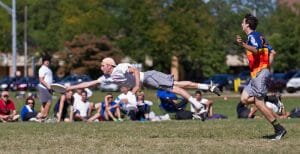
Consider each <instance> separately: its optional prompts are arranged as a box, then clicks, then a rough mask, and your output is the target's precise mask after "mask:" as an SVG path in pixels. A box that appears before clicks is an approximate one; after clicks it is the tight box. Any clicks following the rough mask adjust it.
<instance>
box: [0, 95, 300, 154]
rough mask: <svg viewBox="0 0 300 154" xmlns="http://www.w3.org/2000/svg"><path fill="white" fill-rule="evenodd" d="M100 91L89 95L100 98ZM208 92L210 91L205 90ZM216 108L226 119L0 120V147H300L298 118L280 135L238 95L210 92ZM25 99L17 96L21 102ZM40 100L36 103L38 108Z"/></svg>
mask: <svg viewBox="0 0 300 154" xmlns="http://www.w3.org/2000/svg"><path fill="white" fill-rule="evenodd" d="M103 94H105V93H101V92H95V93H94V95H93V97H92V98H91V100H92V101H94V102H99V101H101V98H103V97H102V96H103ZM146 94H147V95H148V97H147V99H150V100H152V101H153V102H154V106H153V110H154V112H155V113H157V114H163V111H162V110H160V109H159V108H158V100H157V98H156V97H155V92H154V91H152V90H147V91H146ZM204 95H207V94H204ZM207 97H209V98H210V99H212V100H214V102H215V104H214V112H216V113H221V114H224V115H227V116H228V117H229V119H227V120H208V121H205V122H201V121H196V120H186V121H177V120H172V121H164V122H132V121H124V122H121V123H115V122H100V123H83V122H75V123H58V124H57V123H43V124H39V123H30V122H16V123H9V124H7V123H6V124H3V123H0V128H1V131H0V153H241V152H243V153H298V152H299V151H300V143H299V141H298V139H299V138H300V133H299V132H300V126H299V122H300V120H298V119H285V120H280V122H281V123H282V124H283V125H284V126H285V127H286V128H287V130H288V134H287V136H286V137H285V138H284V139H283V140H280V141H270V140H267V139H264V138H262V137H263V136H265V135H271V134H272V133H273V128H272V126H270V125H269V124H268V123H267V121H266V120H265V119H255V120H239V119H237V118H236V113H235V107H236V104H237V102H238V98H236V97H230V96H229V97H228V100H227V101H225V100H224V99H223V97H212V95H208V96H207ZM283 102H284V103H285V106H286V108H287V110H290V109H292V108H293V107H295V106H300V100H299V98H283ZM22 104H23V100H18V105H17V106H18V108H21V106H22ZM38 106H39V105H38V104H37V106H36V109H38V108H37V107H38Z"/></svg>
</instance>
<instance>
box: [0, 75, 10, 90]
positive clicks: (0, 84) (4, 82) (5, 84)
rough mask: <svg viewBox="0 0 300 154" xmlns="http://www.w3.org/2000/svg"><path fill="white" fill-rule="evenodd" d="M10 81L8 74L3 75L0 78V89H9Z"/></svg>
mask: <svg viewBox="0 0 300 154" xmlns="http://www.w3.org/2000/svg"><path fill="white" fill-rule="evenodd" d="M11 82H12V78H11V77H9V76H5V77H3V78H2V79H1V80H0V88H1V90H9V88H10V84H11Z"/></svg>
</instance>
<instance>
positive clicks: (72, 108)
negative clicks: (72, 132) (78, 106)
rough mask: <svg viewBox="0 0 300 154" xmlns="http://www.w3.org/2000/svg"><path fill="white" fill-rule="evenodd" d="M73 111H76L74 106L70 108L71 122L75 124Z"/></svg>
mask: <svg viewBox="0 0 300 154" xmlns="http://www.w3.org/2000/svg"><path fill="white" fill-rule="evenodd" d="M73 111H74V106H73V105H71V106H70V111H69V112H70V113H69V114H70V122H73V119H74V113H73Z"/></svg>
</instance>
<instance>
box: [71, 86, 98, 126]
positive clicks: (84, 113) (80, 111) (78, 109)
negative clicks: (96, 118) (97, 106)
mask: <svg viewBox="0 0 300 154" xmlns="http://www.w3.org/2000/svg"><path fill="white" fill-rule="evenodd" d="M73 96H74V95H73ZM80 97H81V99H80V100H76V99H75V102H74V111H75V113H74V120H77V121H87V120H88V118H89V117H90V116H91V112H92V110H93V106H94V104H93V103H90V102H89V101H88V99H87V92H86V91H85V90H84V91H82V92H81V96H80Z"/></svg>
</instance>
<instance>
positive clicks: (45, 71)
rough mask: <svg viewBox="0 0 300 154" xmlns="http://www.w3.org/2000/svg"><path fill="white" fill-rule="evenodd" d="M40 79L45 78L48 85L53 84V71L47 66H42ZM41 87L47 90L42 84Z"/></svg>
mask: <svg viewBox="0 0 300 154" xmlns="http://www.w3.org/2000/svg"><path fill="white" fill-rule="evenodd" d="M39 77H43V78H44V81H45V82H46V83H47V84H48V85H51V84H52V83H53V73H52V71H51V69H50V68H49V67H47V66H45V65H42V66H41V67H40V69H39ZM39 86H40V87H43V88H45V89H46V87H45V86H44V85H42V84H41V83H40V84H39Z"/></svg>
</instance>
